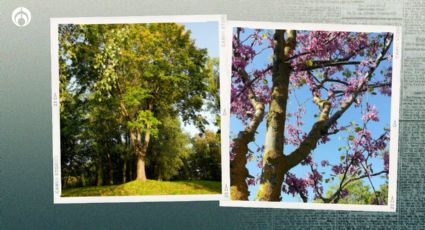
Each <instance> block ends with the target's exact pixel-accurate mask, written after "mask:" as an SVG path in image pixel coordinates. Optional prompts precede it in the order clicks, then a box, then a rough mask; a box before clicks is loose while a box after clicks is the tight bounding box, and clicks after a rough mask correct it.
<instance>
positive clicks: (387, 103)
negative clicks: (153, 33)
mask: <svg viewBox="0 0 425 230" xmlns="http://www.w3.org/2000/svg"><path fill="white" fill-rule="evenodd" d="M230 25H232V26H231V30H232V32H231V42H232V47H231V51H230V50H229V51H228V55H229V56H230V55H231V70H230V68H229V74H228V75H229V76H228V77H229V78H230V79H227V81H228V83H229V84H230V86H231V88H230V89H228V91H230V95H228V97H229V98H228V99H230V106H229V109H230V116H229V117H228V120H227V122H228V123H229V128H228V130H224V131H225V132H226V131H227V133H225V135H226V134H227V135H228V137H229V140H228V142H227V145H228V149H226V150H228V151H227V152H228V153H229V154H228V156H226V157H228V159H225V160H228V162H229V167H228V168H225V169H224V170H227V172H225V173H224V174H225V175H226V173H227V175H228V178H227V183H226V187H225V189H224V195H225V197H226V198H227V199H225V200H224V201H222V202H221V205H223V206H247V207H275V208H303V209H304V208H306V209H342V210H359V211H361V210H371V211H395V203H396V201H395V200H396V188H397V187H396V180H397V142H398V108H399V84H400V83H399V81H400V75H399V71H400V70H399V69H400V63H399V62H400V51H399V49H400V47H399V43H400V38H399V35H398V30H397V28H396V27H381V26H358V25H357V26H351V25H320V24H319V25H312V24H282V23H261V22H233V23H230ZM229 30H230V28H229ZM228 40H229V42H230V38H229V39H228ZM229 64H230V60H229ZM230 71H231V72H230ZM223 153H224V152H223Z"/></svg>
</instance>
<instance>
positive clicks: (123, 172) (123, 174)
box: [122, 159, 127, 183]
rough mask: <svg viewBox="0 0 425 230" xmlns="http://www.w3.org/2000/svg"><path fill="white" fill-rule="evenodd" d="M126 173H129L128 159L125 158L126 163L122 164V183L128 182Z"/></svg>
mask: <svg viewBox="0 0 425 230" xmlns="http://www.w3.org/2000/svg"><path fill="white" fill-rule="evenodd" d="M126 175H127V159H125V160H124V163H123V164H122V183H125V182H127V181H126V179H127V178H126Z"/></svg>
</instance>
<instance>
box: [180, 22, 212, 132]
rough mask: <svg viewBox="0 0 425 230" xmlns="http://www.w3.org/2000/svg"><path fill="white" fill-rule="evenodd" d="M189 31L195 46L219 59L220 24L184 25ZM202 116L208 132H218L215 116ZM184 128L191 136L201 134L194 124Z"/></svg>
mask: <svg viewBox="0 0 425 230" xmlns="http://www.w3.org/2000/svg"><path fill="white" fill-rule="evenodd" d="M183 25H184V26H185V27H186V29H187V30H190V31H191V38H192V39H194V41H195V45H196V47H198V48H206V49H207V51H208V56H209V57H212V58H218V56H219V41H218V28H219V24H218V22H194V23H184V24H183ZM201 114H202V116H204V117H205V118H206V120H207V121H208V123H209V125H206V129H207V130H211V131H213V132H216V131H217V130H218V128H219V127H217V126H215V125H214V121H215V115H213V114H211V113H210V112H208V111H203V112H202V113H201ZM182 128H183V130H184V131H185V132H187V133H189V134H190V135H191V136H194V135H195V134H198V133H199V129H198V128H196V127H195V126H194V125H193V124H183V122H182Z"/></svg>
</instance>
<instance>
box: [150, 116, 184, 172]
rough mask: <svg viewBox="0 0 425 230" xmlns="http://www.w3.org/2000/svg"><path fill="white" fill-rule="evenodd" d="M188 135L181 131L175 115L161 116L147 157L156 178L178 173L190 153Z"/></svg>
mask: <svg viewBox="0 0 425 230" xmlns="http://www.w3.org/2000/svg"><path fill="white" fill-rule="evenodd" d="M189 145H190V139H189V136H188V135H187V134H185V133H183V132H182V130H181V127H180V121H179V119H178V118H176V117H172V116H169V115H167V116H165V117H163V118H161V124H160V125H159V126H158V135H157V136H156V137H155V138H153V140H152V145H151V148H150V153H149V155H148V157H147V161H148V167H149V168H151V169H152V171H153V175H154V177H155V178H156V179H158V180H170V179H171V178H172V177H173V176H176V175H177V174H178V173H179V170H180V169H181V167H182V166H183V165H184V163H183V162H184V160H185V159H186V158H187V157H188V155H189V153H190V147H189Z"/></svg>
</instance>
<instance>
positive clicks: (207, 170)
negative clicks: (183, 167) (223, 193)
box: [189, 130, 221, 181]
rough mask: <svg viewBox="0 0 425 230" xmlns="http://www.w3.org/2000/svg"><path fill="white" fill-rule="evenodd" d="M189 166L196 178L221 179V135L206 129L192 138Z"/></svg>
mask: <svg viewBox="0 0 425 230" xmlns="http://www.w3.org/2000/svg"><path fill="white" fill-rule="evenodd" d="M192 146H193V147H192V154H191V156H190V158H189V165H190V166H189V168H190V170H191V175H192V177H193V178H194V179H202V180H217V181H219V180H221V154H220V136H219V134H216V133H214V132H211V131H208V130H207V131H205V133H201V134H199V135H198V136H195V137H194V138H193V139H192Z"/></svg>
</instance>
